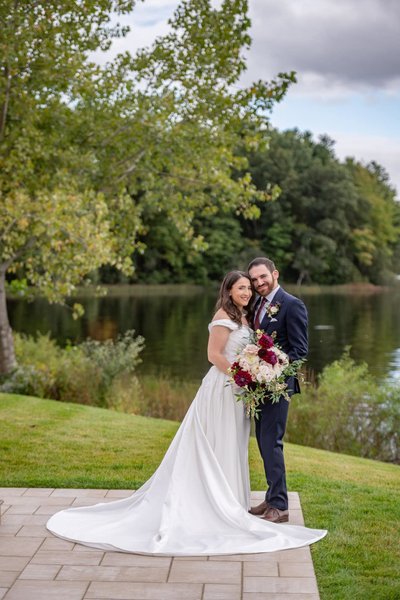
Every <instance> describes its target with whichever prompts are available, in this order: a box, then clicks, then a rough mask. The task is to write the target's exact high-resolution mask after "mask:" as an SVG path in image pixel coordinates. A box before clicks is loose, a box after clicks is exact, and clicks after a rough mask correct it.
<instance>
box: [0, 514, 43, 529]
mask: <svg viewBox="0 0 400 600" xmlns="http://www.w3.org/2000/svg"><path fill="white" fill-rule="evenodd" d="M48 520H49V518H48V517H46V516H45V515H37V514H34V515H11V514H8V513H7V514H6V516H5V517H4V524H5V525H18V524H19V525H20V526H22V525H45V524H46V523H47V521H48Z"/></svg>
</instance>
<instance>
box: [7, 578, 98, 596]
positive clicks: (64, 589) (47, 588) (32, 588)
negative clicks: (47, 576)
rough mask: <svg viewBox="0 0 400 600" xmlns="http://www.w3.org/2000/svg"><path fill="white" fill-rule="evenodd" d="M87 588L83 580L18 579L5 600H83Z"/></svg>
mask: <svg viewBox="0 0 400 600" xmlns="http://www.w3.org/2000/svg"><path fill="white" fill-rule="evenodd" d="M86 588H87V583H86V582H81V581H34V580H21V579H18V581H16V582H15V583H14V585H13V586H12V588H11V589H10V590H9V592H8V593H7V594H6V596H5V600H82V598H83V596H84V594H85V591H86Z"/></svg>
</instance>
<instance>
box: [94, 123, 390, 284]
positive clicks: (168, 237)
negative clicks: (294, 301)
mask: <svg viewBox="0 0 400 600" xmlns="http://www.w3.org/2000/svg"><path fill="white" fill-rule="evenodd" d="M268 135H269V144H268V148H264V149H262V150H257V151H255V152H254V153H252V154H249V155H248V156H247V159H248V161H249V170H250V173H251V175H252V178H253V181H254V182H255V184H256V186H257V188H258V189H260V190H268V189H271V188H272V187H273V186H279V188H280V190H281V191H280V194H279V196H278V198H277V199H275V200H270V201H267V202H260V203H259V209H260V216H259V218H258V219H255V220H249V219H245V218H244V217H243V216H240V215H235V214H232V213H230V212H228V211H227V212H223V210H221V209H219V210H216V211H213V210H212V206H211V208H210V210H209V211H208V214H202V215H199V216H197V217H196V218H195V221H194V229H195V234H196V235H197V236H199V235H200V236H203V238H204V242H205V246H206V249H205V250H203V251H200V252H195V251H194V250H193V247H191V246H190V245H189V243H188V242H186V241H185V240H184V239H183V237H182V235H181V234H180V233H179V232H178V230H177V229H176V227H175V226H174V225H173V224H171V222H169V220H168V219H167V217H166V214H165V213H163V212H158V211H155V212H154V213H151V212H149V213H148V214H144V215H143V222H144V228H143V231H144V233H143V234H142V242H143V243H144V244H145V245H146V247H147V248H146V251H145V253H144V254H137V255H136V256H135V257H134V262H135V264H136V268H137V270H136V276H135V277H133V278H131V279H130V280H129V281H131V282H144V283H146V282H151V283H171V282H177V283H178V282H196V283H204V282H205V281H209V280H219V279H220V278H221V275H222V273H224V272H225V271H227V270H230V269H232V268H245V267H246V265H247V263H248V261H249V260H250V259H252V258H254V257H255V256H258V255H267V256H270V257H271V258H273V259H274V260H275V262H276V264H277V267H278V268H279V270H280V272H281V274H282V275H283V277H284V279H285V280H286V281H291V282H298V283H302V282H304V283H319V284H339V283H346V282H358V281H369V282H372V283H376V284H379V283H387V282H390V280H391V279H393V274H396V273H400V203H399V202H397V201H396V199H395V190H394V188H393V187H392V186H391V185H390V182H389V177H388V175H387V173H386V172H385V170H384V169H383V168H382V167H381V166H380V165H378V164H377V163H375V162H371V163H369V164H368V165H363V164H360V163H359V162H356V161H355V160H354V159H347V160H346V161H345V162H340V161H339V160H338V158H337V157H336V156H335V152H334V142H333V141H332V140H331V139H330V138H329V137H327V136H321V137H320V138H319V140H318V141H315V140H314V139H313V137H312V135H311V134H310V133H309V132H300V131H298V130H297V129H294V130H290V131H285V132H279V131H276V130H274V131H272V132H270V133H269V134H268ZM240 175H241V174H240V173H238V174H237V176H238V177H239V176H240ZM99 277H100V280H101V281H102V282H103V283H120V282H126V281H128V280H127V279H126V278H124V276H122V275H121V274H120V273H118V272H117V271H114V270H113V269H112V268H105V269H103V270H102V271H101V273H100V274H99Z"/></svg>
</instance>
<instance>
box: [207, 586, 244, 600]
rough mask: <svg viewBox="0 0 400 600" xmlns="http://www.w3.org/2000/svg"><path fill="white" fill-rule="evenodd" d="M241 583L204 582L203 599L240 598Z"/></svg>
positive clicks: (229, 599) (230, 599)
mask: <svg viewBox="0 0 400 600" xmlns="http://www.w3.org/2000/svg"><path fill="white" fill-rule="evenodd" d="M241 591H242V586H241V585H233V584H232V585H229V584H222V583H206V584H205V586H204V595H203V600H241Z"/></svg>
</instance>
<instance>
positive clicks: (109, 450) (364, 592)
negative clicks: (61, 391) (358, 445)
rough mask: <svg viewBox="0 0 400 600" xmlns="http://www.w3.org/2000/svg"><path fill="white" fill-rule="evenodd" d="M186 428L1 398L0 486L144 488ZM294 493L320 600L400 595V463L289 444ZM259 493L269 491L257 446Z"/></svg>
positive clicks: (253, 459)
mask: <svg viewBox="0 0 400 600" xmlns="http://www.w3.org/2000/svg"><path fill="white" fill-rule="evenodd" d="M177 428H178V424H177V423H174V422H171V421H163V420H160V419H147V418H145V417H140V416H135V415H126V414H122V413H117V412H113V411H107V410H103V409H98V408H91V407H86V406H82V405H77V404H68V403H59V402H54V401H51V400H41V399H37V398H28V397H24V396H14V395H6V394H0V456H1V461H0V485H1V486H38V487H42V486H43V487H107V488H108V487H109V488H119V487H120V488H136V487H138V486H139V485H140V484H142V483H143V482H144V481H145V480H146V479H147V478H148V477H149V476H150V475H151V474H152V473H153V471H154V470H155V469H156V468H157V466H158V464H159V462H160V460H161V458H162V456H163V454H164V452H165V450H166V449H167V447H168V445H169V443H170V440H171V438H172V437H173V435H174V433H175V431H176V430H177ZM286 461H287V467H288V484H289V489H291V490H297V491H298V492H299V493H300V497H301V501H302V506H303V511H304V515H305V520H306V524H307V525H308V526H310V527H320V528H327V529H328V530H329V534H328V536H327V537H326V538H325V539H324V540H322V541H321V542H319V543H318V544H316V545H314V546H313V547H312V553H313V558H314V564H315V568H316V572H317V578H318V584H319V587H320V593H321V598H322V600H331V599H335V600H344V599H347V598H351V599H352V600H353V599H360V600H361V599H362V600H369V599H371V600H379V599H381V600H395V599H398V598H399V597H400V583H399V579H398V564H399V559H400V556H399V544H398V539H399V523H400V503H399V500H398V498H399V492H400V468H399V467H398V466H395V465H390V464H386V463H380V462H377V461H369V460H365V459H361V458H356V457H350V456H346V455H339V454H334V453H330V452H326V451H323V450H316V449H312V448H307V447H302V446H296V445H293V444H287V445H286ZM250 467H251V484H252V489H258V490H260V489H263V488H264V485H265V483H264V476H263V470H262V465H261V461H260V458H259V455H258V451H257V448H256V445H255V440H254V439H252V440H251V442H250Z"/></svg>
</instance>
